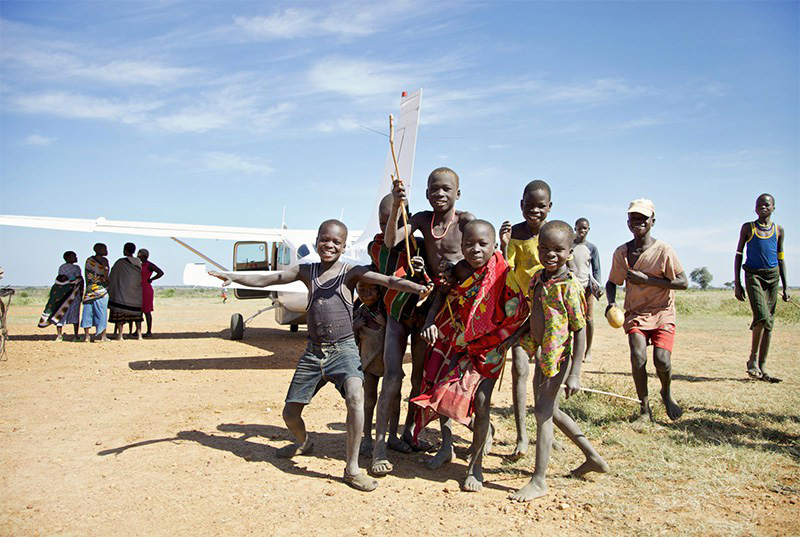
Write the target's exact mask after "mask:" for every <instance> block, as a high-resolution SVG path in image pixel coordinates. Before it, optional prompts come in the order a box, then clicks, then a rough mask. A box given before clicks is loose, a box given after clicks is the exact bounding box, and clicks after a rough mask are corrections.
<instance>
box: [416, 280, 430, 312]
mask: <svg viewBox="0 0 800 537" xmlns="http://www.w3.org/2000/svg"><path fill="white" fill-rule="evenodd" d="M420 287H422V286H420ZM433 288H434V285H433V282H430V283H429V284H428V285H426V286H425V287H424V289H423V290H422V292H420V294H419V300H417V306H421V305H422V304H423V303H424V302H425V301H426V300H428V297H429V296H430V294H431V293H432V292H433Z"/></svg>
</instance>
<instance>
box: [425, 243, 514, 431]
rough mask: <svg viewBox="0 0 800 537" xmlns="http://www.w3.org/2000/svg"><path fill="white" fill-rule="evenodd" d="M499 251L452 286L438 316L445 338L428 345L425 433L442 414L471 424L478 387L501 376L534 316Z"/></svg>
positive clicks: (437, 320) (442, 335) (437, 319)
mask: <svg viewBox="0 0 800 537" xmlns="http://www.w3.org/2000/svg"><path fill="white" fill-rule="evenodd" d="M513 278H514V276H513V274H512V273H511V270H510V268H509V266H508V263H506V261H505V259H503V256H502V255H501V254H500V253H499V252H495V254H494V255H493V256H492V258H491V259H490V260H489V262H488V263H487V264H486V265H484V266H483V267H481V268H480V269H478V270H476V271H475V273H473V275H472V276H470V277H469V278H467V279H466V280H464V282H462V283H461V284H460V285H459V286H458V287H456V288H454V289H453V290H452V291H451V294H450V296H448V298H447V303H446V304H445V306H444V307H443V308H442V310H441V311H440V312H439V313H438V315H437V316H436V321H435V322H436V326H437V328H438V329H439V333H440V339H438V340H437V341H436V343H435V344H434V345H431V346H430V347H429V348H428V354H427V356H426V360H425V373H424V377H423V384H422V394H421V395H420V396H419V397H416V398H414V399H412V402H413V403H416V404H417V405H419V406H421V407H422V408H423V412H420V413H417V416H418V421H417V425H418V427H417V428H416V431H417V432H419V431H420V430H421V429H422V428H423V427H424V426H425V425H427V424H428V423H430V421H431V420H433V419H434V418H435V417H436V416H437V415H438V414H441V415H444V416H447V417H450V418H453V419H455V420H457V421H459V422H461V423H464V424H468V423H469V419H470V417H471V416H472V413H473V411H474V398H475V391H476V390H477V388H478V385H479V384H480V381H481V380H483V379H484V378H497V377H499V376H500V372H501V371H502V369H503V364H504V363H505V354H506V351H507V350H508V348H509V347H510V346H511V344H512V343H513V341H514V340H515V339H516V337H517V336H518V334H519V333H520V332H519V329H520V328H521V327H523V325H524V324H525V322H526V321H527V319H528V314H529V313H530V308H529V306H528V302H527V300H526V299H525V294H524V293H523V292H522V291H515V290H514V289H515V288H517V286H516V285H514V283H513V282H514V280H513Z"/></svg>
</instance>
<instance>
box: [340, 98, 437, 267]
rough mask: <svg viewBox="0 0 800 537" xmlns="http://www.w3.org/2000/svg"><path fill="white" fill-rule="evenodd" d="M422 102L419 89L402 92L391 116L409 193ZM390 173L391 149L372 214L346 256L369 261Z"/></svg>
mask: <svg viewBox="0 0 800 537" xmlns="http://www.w3.org/2000/svg"><path fill="white" fill-rule="evenodd" d="M421 105H422V89H419V90H417V91H415V92H414V93H411V94H406V93H405V92H403V96H402V97H401V99H400V113H399V114H398V115H397V116H395V118H394V150H395V154H396V156H397V167H398V168H399V170H400V179H402V180H403V183H405V185H406V192H408V194H409V195H410V194H411V179H412V177H413V173H414V153H415V151H416V147H417V128H418V127H419V112H420V106H421ZM392 175H395V169H394V160H393V159H392V153H391V151H388V152H387V156H386V164H384V166H383V175H382V176H381V180H380V183H379V184H378V189H377V192H376V194H375V203H374V204H373V205H372V214H370V215H369V220H367V225H366V226H365V227H364V231H363V233H362V234H361V236H360V237H359V238H358V239H357V240H356V241H355V242H354V243H353V244H352V245H351V246H349V247H348V252H347V254H348V257H351V258H354V259H357V260H359V261H362V262H364V263H369V255H368V254H367V246H368V245H369V243H370V241H371V240H372V238H373V237H374V236H375V234H376V233H379V232H380V226H379V224H378V206H379V205H380V202H381V199H383V197H384V196H385V195H386V194H388V193H389V192H391V191H392V178H391V176H392Z"/></svg>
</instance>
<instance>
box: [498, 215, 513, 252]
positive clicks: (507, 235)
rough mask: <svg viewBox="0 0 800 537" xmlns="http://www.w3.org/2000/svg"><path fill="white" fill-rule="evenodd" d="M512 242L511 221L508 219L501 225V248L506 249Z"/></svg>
mask: <svg viewBox="0 0 800 537" xmlns="http://www.w3.org/2000/svg"><path fill="white" fill-rule="evenodd" d="M509 242H511V222H509V221H508V220H506V221H505V222H503V224H502V225H501V226H500V249H501V250H505V249H506V248H507V247H508V243H509Z"/></svg>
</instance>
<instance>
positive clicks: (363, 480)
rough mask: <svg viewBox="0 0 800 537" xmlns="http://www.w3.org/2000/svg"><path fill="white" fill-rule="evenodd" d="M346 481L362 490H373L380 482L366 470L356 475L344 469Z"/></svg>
mask: <svg viewBox="0 0 800 537" xmlns="http://www.w3.org/2000/svg"><path fill="white" fill-rule="evenodd" d="M343 479H344V482H345V483H347V484H348V485H350V486H351V487H353V488H354V489H356V490H360V491H361V492H372V491H373V490H375V489H376V488H378V482H377V481H375V480H374V479H372V478H371V477H370V476H368V475H367V474H366V472H358V473H357V474H356V475H350V474H348V473H347V470H345V471H344V476H343Z"/></svg>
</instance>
